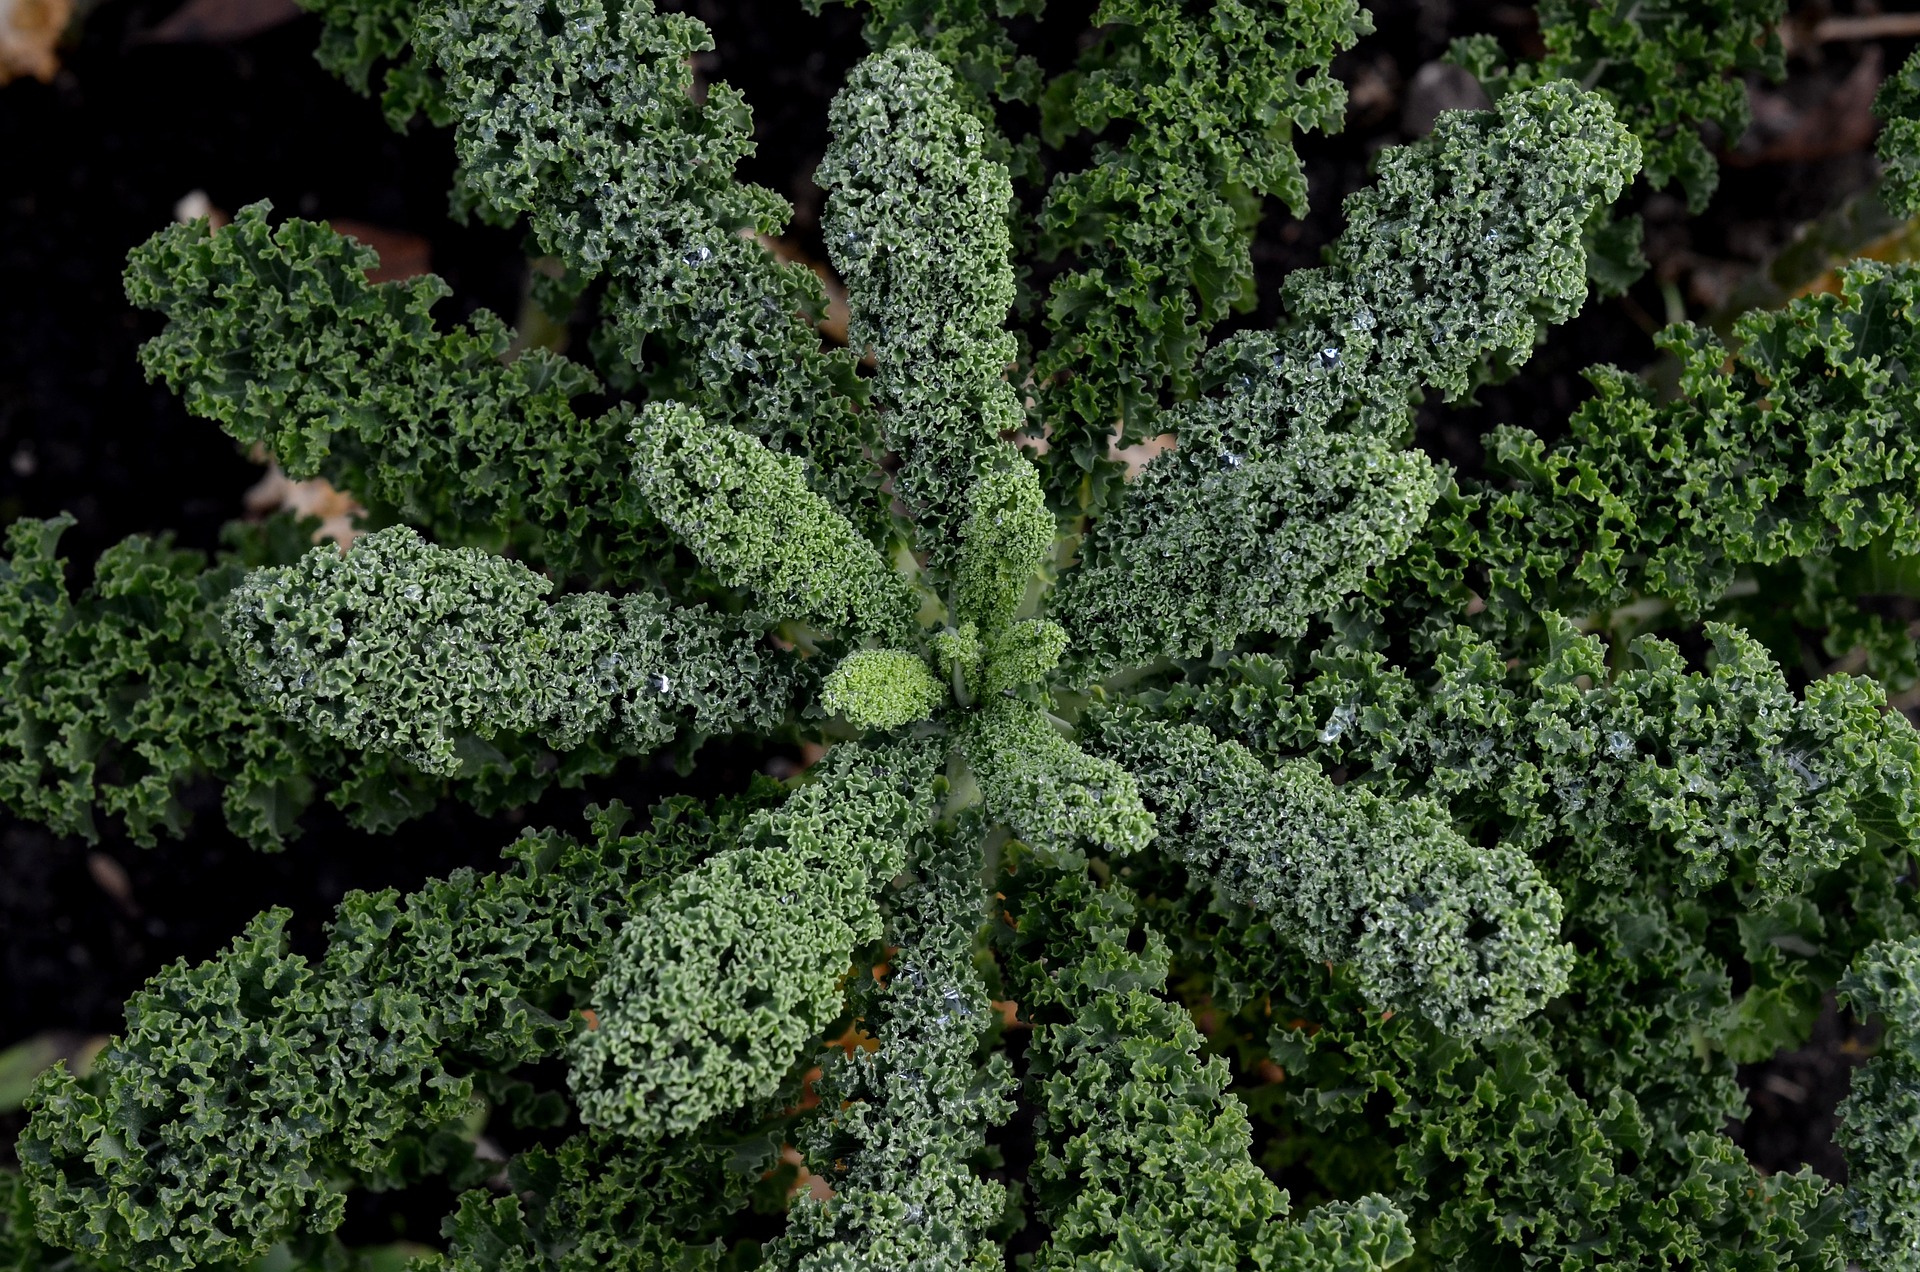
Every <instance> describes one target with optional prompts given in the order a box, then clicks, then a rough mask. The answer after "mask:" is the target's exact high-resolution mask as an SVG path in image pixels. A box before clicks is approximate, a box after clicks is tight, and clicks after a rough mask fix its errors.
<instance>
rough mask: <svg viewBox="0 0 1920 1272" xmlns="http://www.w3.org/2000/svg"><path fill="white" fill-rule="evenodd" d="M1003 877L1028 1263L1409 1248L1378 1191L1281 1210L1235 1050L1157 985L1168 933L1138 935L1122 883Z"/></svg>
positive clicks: (1218, 1270) (1229, 1270)
mask: <svg viewBox="0 0 1920 1272" xmlns="http://www.w3.org/2000/svg"><path fill="white" fill-rule="evenodd" d="M1013 864H1015V865H1016V867H1017V865H1018V864H1020V863H1018V862H1017V860H1016V861H1015V862H1014V863H1013ZM1000 887H1001V888H1002V890H1003V891H1004V892H1005V893H1006V895H1007V897H1008V900H1007V903H1006V904H1007V906H1008V911H1009V922H1010V924H1011V928H1010V930H1009V931H1008V932H1007V933H1006V934H1005V942H1006V945H1007V948H1006V950H1005V952H1004V955H1003V958H1004V965H1005V967H1006V969H1007V972H1008V975H1009V978H1010V980H1011V982H1012V985H1011V988H1012V989H1013V991H1014V993H1015V995H1016V996H1017V998H1018V1001H1019V1003H1020V1004H1021V1007H1022V1010H1023V1014H1025V1015H1027V1016H1028V1018H1029V1019H1030V1020H1031V1021H1032V1024H1033V1041H1032V1044H1031V1045H1030V1047H1029V1048H1028V1051H1027V1065H1028V1072H1027V1088H1028V1090H1027V1096H1028V1100H1029V1101H1030V1102H1031V1103H1032V1104H1033V1106H1034V1107H1035V1108H1036V1109H1038V1110H1039V1117H1038V1122H1037V1125H1036V1135H1037V1138H1038V1142H1039V1146H1040V1155H1039V1158H1038V1160H1036V1161H1035V1163H1034V1165H1033V1168H1032V1170H1031V1172H1030V1174H1029V1181H1030V1182H1029V1187H1030V1188H1031V1189H1032V1191H1033V1198H1034V1202H1035V1204H1036V1208H1037V1210H1038V1212H1039V1217H1040V1218H1041V1219H1042V1220H1043V1221H1045V1222H1046V1223H1047V1225H1048V1227H1049V1231H1050V1235H1049V1238H1048V1241H1047V1244H1046V1245H1045V1246H1044V1247H1042V1249H1041V1251H1040V1253H1039V1255H1038V1256H1037V1258H1036V1260H1035V1267H1037V1268H1044V1269H1064V1268H1078V1269H1100V1270H1101V1272H1123V1270H1125V1269H1132V1268H1140V1267H1180V1268H1195V1269H1204V1270H1205V1272H1233V1270H1235V1269H1242V1268H1248V1267H1252V1268H1262V1269H1273V1270H1274V1272H1278V1270H1279V1269H1282V1268H1306V1269H1314V1270H1315V1272H1336V1270H1337V1272H1374V1270H1375V1269H1380V1268H1386V1267H1390V1266H1392V1265H1393V1264H1395V1263H1397V1262H1399V1261H1400V1260H1402V1259H1404V1258H1406V1257H1407V1256H1408V1255H1410V1254H1412V1253H1413V1241H1412V1236H1411V1234H1410V1232H1409V1231H1408V1228H1407V1222H1406V1218H1405V1216H1404V1215H1403V1214H1402V1213H1401V1212H1400V1210H1399V1209H1398V1208H1397V1207H1395V1206H1394V1205H1393V1203H1391V1202H1389V1201H1387V1200H1386V1199H1385V1198H1383V1197H1380V1196H1378V1195H1370V1196H1366V1197H1362V1198H1361V1199H1359V1200H1358V1201H1351V1202H1346V1201H1341V1202H1332V1203H1329V1204H1328V1205H1325V1206H1322V1207H1319V1208H1318V1209H1316V1210H1313V1211H1310V1212H1308V1214H1307V1215H1306V1216H1305V1217H1304V1218H1303V1219H1301V1220H1300V1221H1297V1222H1286V1221H1285V1219H1284V1217H1285V1215H1286V1213H1287V1208H1288V1205H1287V1203H1288V1198H1287V1194H1286V1193H1284V1192H1282V1191H1281V1190H1280V1189H1279V1188H1277V1187H1276V1186H1275V1185H1274V1184H1273V1182H1272V1181H1271V1180H1269V1179H1268V1178H1267V1177H1266V1175H1265V1174H1264V1173H1263V1172H1262V1171H1261V1170H1260V1168H1259V1167H1258V1166H1256V1165H1254V1164H1253V1162H1252V1161H1251V1160H1249V1158H1248V1148H1249V1146H1250V1143H1251V1139H1252V1132H1251V1128H1250V1127H1249V1125H1248V1122H1247V1115H1246V1110H1245V1107H1244V1106H1243V1105H1242V1104H1241V1102H1240V1100H1239V1098H1238V1097H1236V1096H1234V1095H1230V1094H1228V1093H1227V1091H1226V1087H1227V1081H1228V1073H1227V1065H1226V1062H1225V1061H1224V1060H1223V1059H1222V1058H1221V1057H1219V1056H1209V1057H1204V1058H1203V1057H1202V1056H1201V1054H1200V1050H1201V1045H1202V1039H1201V1037H1200V1033H1199V1030H1197V1029H1196V1028H1195V1027H1194V1024H1193V1019H1192V1017H1190V1016H1189V1015H1188V1014H1187V1012H1186V1010H1185V1009H1184V1008H1183V1007H1181V1006H1179V1005H1178V1004H1176V1003H1171V1002H1168V1001H1167V1000H1166V999H1165V998H1163V997H1162V996H1161V991H1162V989H1163V988H1164V986H1165V983H1166V975H1167V959H1168V953H1167V947H1166V943H1165V941H1164V940H1163V939H1162V938H1161V936H1160V935H1159V934H1158V933H1157V932H1153V931H1151V930H1149V931H1148V932H1147V933H1146V939H1145V941H1144V942H1137V941H1135V940H1134V939H1133V935H1134V931H1135V925H1136V924H1137V923H1138V922H1139V915H1138V913H1137V906H1136V905H1135V903H1134V902H1133V901H1132V900H1131V898H1129V897H1128V896H1127V894H1126V892H1125V890H1124V889H1123V888H1121V887H1119V886H1117V885H1114V886H1109V887H1107V888H1106V889H1102V890H1096V889H1095V888H1093V887H1092V886H1091V885H1090V884H1089V883H1088V882H1087V880H1086V879H1085V878H1083V877H1078V876H1072V875H1069V876H1064V877H1063V876H1059V875H1055V874H1051V873H1044V872H1038V871H1032V870H1019V871H1018V872H1017V873H1011V872H1010V873H1007V874H1005V875H1003V877H1002V879H1001V881H1000Z"/></svg>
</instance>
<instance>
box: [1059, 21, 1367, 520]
mask: <svg viewBox="0 0 1920 1272" xmlns="http://www.w3.org/2000/svg"><path fill="white" fill-rule="evenodd" d="M1093 21H1094V24H1095V26H1097V27H1098V28H1100V35H1099V38H1098V40H1097V41H1096V42H1095V43H1094V45H1093V47H1092V48H1091V49H1090V50H1089V51H1088V52H1087V53H1086V55H1085V56H1084V57H1083V59H1082V65H1081V67H1080V69H1079V70H1077V71H1075V72H1072V73H1070V74H1068V75H1066V76H1063V77H1061V78H1060V79H1059V80H1056V81H1055V82H1054V84H1053V85H1052V86H1051V87H1050V88H1049V89H1048V91H1047V99H1046V110H1045V121H1046V124H1047V128H1048V131H1049V132H1050V133H1051V134H1052V135H1051V136H1050V137H1049V140H1052V141H1055V142H1056V143H1057V142H1058V141H1060V140H1063V139H1064V135H1065V134H1066V133H1067V132H1069V131H1071V130H1078V129H1088V130H1092V131H1093V132H1096V133H1100V132H1105V131H1107V130H1109V129H1112V130H1113V133H1114V135H1113V136H1112V137H1110V138H1108V139H1103V140H1102V141H1100V142H1099V143H1097V144H1096V146H1095V148H1094V154H1093V163H1092V165H1091V166H1090V167H1088V168H1086V169H1084V170H1082V171H1078V172H1068V173H1062V174H1061V175H1059V176H1058V177H1056V178H1055V179H1054V182H1053V185H1052V188H1051V189H1050V190H1049V191H1048V193H1047V198H1046V202H1045V203H1044V205H1043V206H1042V208H1041V210H1040V214H1039V230H1040V237H1039V243H1038V246H1039V249H1040V252H1041V254H1042V256H1045V257H1055V256H1060V255H1063V254H1066V255H1070V256H1071V260H1072V266H1073V267H1072V268H1070V269H1069V270H1067V271H1066V272H1065V273H1063V274H1061V275H1060V276H1059V277H1058V278H1056V279H1055V280H1054V282H1053V286H1052V290H1051V296H1050V298H1049V301H1048V306H1047V326H1048V329H1049V334H1050V341H1049V343H1048V345H1047V346H1046V347H1045V348H1043V349H1042V350H1040V351H1039V353H1038V355H1037V356H1036V358H1035V364H1034V370H1035V373H1036V375H1037V376H1038V377H1039V378H1040V379H1041V380H1042V382H1043V383H1047V382H1049V381H1052V383H1050V384H1049V387H1048V388H1047V391H1046V392H1045V393H1044V394H1043V395H1042V396H1043V409H1044V411H1045V413H1046V416H1047V423H1048V425H1049V427H1050V442H1051V446H1052V453H1053V454H1055V455H1056V456H1059V457H1061V458H1059V459H1058V460H1056V463H1055V477H1056V479H1057V482H1058V485H1059V488H1060V490H1061V493H1067V492H1070V491H1071V489H1072V486H1073V485H1074V484H1075V483H1078V482H1079V481H1080V479H1081V477H1082V475H1083V471H1084V470H1089V469H1093V468H1095V467H1096V466H1097V465H1098V464H1099V462H1100V461H1102V460H1104V459H1105V458H1106V455H1107V446H1108V440H1109V438H1110V437H1111V436H1112V435H1113V433H1114V431H1115V427H1116V426H1118V427H1119V428H1120V430H1121V435H1122V437H1123V438H1124V439H1126V440H1138V439H1139V438H1141V437H1143V436H1145V435H1146V434H1147V432H1148V431H1150V430H1148V428H1147V425H1148V423H1149V422H1150V421H1151V420H1152V419H1153V416H1154V414H1155V412H1156V411H1157V410H1158V408H1159V405H1160V401H1161V398H1162V396H1163V395H1165V394H1172V395H1173V396H1175V397H1185V396H1188V395H1190V394H1191V393H1192V392H1193V391H1194V388H1195V387H1196V385H1195V379H1194V368H1195V365H1196V363H1197V362H1198V360H1199V356H1200V351H1201V349H1202V348H1203V347H1204V344H1205V340H1206V333H1207V331H1208V329H1209V328H1211V327H1212V326H1213V325H1214V324H1215V323H1217V322H1219V321H1220V320H1221V319H1223V318H1225V317H1226V316H1227V314H1228V313H1229V312H1230V311H1232V310H1236V309H1246V308H1249V307H1251V305H1252V303H1253V299H1254V297H1253V264H1252V260H1251V257H1250V254H1249V252H1250V248H1251V245H1252V242H1253V228H1254V225H1255V224H1256V223H1257V222H1258V220H1259V213H1260V200H1261V199H1262V198H1264V197H1267V196H1273V197H1277V198H1279V199H1281V200H1282V201H1284V202H1285V203H1286V204H1287V205H1288V206H1289V207H1290V208H1291V209H1292V211H1293V214H1294V215H1295V216H1299V215H1301V214H1302V213H1303V212H1304V210H1305V208H1306V201H1307V188H1306V177H1305V175H1304V172H1303V170H1302V168H1301V166H1300V158H1299V156H1298V155H1297V154H1296V153H1295V151H1294V148H1293V138H1294V132H1295V130H1296V129H1318V130H1319V131H1321V132H1332V131H1335V130H1337V129H1338V128H1339V126H1340V122H1341V118H1342V115H1343V113H1344V111H1345V108H1346V89H1345V87H1344V86H1343V85H1342V84H1341V83H1340V81H1339V80H1337V79H1335V78H1333V76H1332V75H1331V74H1329V73H1328V66H1329V64H1330V63H1331V62H1332V60H1333V57H1334V55H1335V54H1336V53H1338V52H1340V51H1341V50H1342V49H1345V48H1348V47H1350V46H1351V45H1352V44H1353V42H1354V41H1355V40H1356V39H1358V38H1359V37H1360V36H1362V35H1364V34H1366V33H1367V32H1369V31H1371V30H1372V29H1373V24H1372V21H1371V19H1370V18H1369V17H1368V16H1367V14H1366V12H1365V11H1364V10H1362V9H1361V8H1360V7H1359V6H1358V5H1356V4H1354V3H1352V2H1351V0H1313V2H1312V3H1305V4H1271V3H1263V2H1261V0H1226V2H1225V3H1218V4H1210V5H1204V6H1203V5H1195V4H1184V3H1175V4H1161V3H1144V2H1142V0H1106V2H1105V3H1103V4H1101V6H1100V7H1099V9H1098V10H1097V11H1096V12H1095V14H1094V17H1093ZM1122 129H1125V130H1126V131H1125V135H1124V140H1122V139H1121V137H1120V131H1121V130H1122Z"/></svg>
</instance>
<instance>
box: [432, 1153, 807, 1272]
mask: <svg viewBox="0 0 1920 1272" xmlns="http://www.w3.org/2000/svg"><path fill="white" fill-rule="evenodd" d="M777 1147H778V1145H777V1143H776V1142H774V1141H773V1140H772V1139H771V1138H770V1137H768V1136H765V1135H762V1136H760V1137H758V1138H757V1139H746V1140H741V1141H730V1140H728V1139H726V1138H724V1137H715V1138H712V1139H704V1140H703V1139H681V1140H671V1141H660V1142H656V1143H647V1142H644V1141H639V1140H634V1139H632V1138H630V1137H627V1136H621V1135H613V1134H608V1133H606V1132H603V1131H587V1132H584V1133H582V1134H579V1135H574V1136H571V1137H569V1138H568V1139H567V1140H566V1141H565V1142H563V1143H562V1144H560V1145H559V1147H557V1148H555V1149H552V1150H548V1149H546V1148H539V1147H536V1148H533V1149H529V1150H528V1151H527V1152H525V1153H522V1154H520V1155H518V1156H516V1157H515V1158H514V1159H513V1160H512V1161H511V1162H510V1163H508V1165H507V1172H506V1175H507V1184H508V1189H509V1191H508V1192H507V1194H506V1195H504V1196H502V1195H499V1194H496V1193H492V1192H479V1191H477V1192H469V1193H466V1194H464V1195H463V1196H462V1197H461V1198H460V1205H459V1209H458V1210H456V1211H455V1212H454V1213H453V1214H452V1215H451V1216H449V1217H448V1219H447V1221H446V1223H445V1224H444V1225H442V1227H443V1233H444V1235H445V1236H446V1237H447V1238H448V1249H447V1252H446V1254H445V1255H443V1256H437V1257H431V1258H430V1259H422V1260H419V1261H416V1263H415V1264H413V1265H411V1266H413V1267H414V1268H415V1269H416V1270H417V1272H429V1270H430V1272H603V1269H617V1270H618V1272H644V1270H645V1269H652V1268H674V1269H678V1270H679V1272H720V1269H722V1268H726V1267H730V1266H733V1265H732V1264H731V1263H729V1262H728V1260H727V1238H728V1237H729V1236H731V1235H732V1231H733V1229H735V1228H736V1227H737V1225H738V1223H739V1219H738V1216H739V1212H740V1211H741V1210H744V1209H745V1208H746V1206H747V1204H748V1202H749V1200H750V1189H751V1185H752V1184H753V1183H754V1182H755V1178H756V1177H757V1175H758V1174H759V1173H760V1172H762V1171H764V1170H766V1169H768V1168H769V1166H770V1164H771V1160H772V1158H773V1156H774V1152H775V1149H776V1148H777Z"/></svg>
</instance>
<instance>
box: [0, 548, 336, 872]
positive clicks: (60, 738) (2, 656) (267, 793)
mask: <svg viewBox="0 0 1920 1272" xmlns="http://www.w3.org/2000/svg"><path fill="white" fill-rule="evenodd" d="M72 524H73V519H72V518H70V517H58V518H54V519H52V520H48V521H35V520H31V519H27V520H20V521H16V522H14V523H13V524H12V525H10V526H8V527H7V547H8V549H9V553H10V555H9V556H8V557H7V558H6V559H4V560H0V802H4V803H5V804H6V806H7V807H8V808H9V809H11V810H12V811H14V812H15V813H17V814H19V815H20V816H23V817H30V818H33V819H34V820H36V821H40V822H43V823H45V824H46V825H47V826H49V827H51V828H52V829H54V830H55V831H57V832H59V833H61V834H69V835H72V834H77V835H85V836H86V837H87V838H89V839H92V838H95V837H96V836H97V835H98V833H99V828H98V825H97V823H96V821H95V812H96V810H98V811H100V812H104V813H108V814H111V815H115V816H118V817H121V818H124V819H125V822H126V826H127V830H128V832H129V833H130V834H131V835H132V836H133V838H134V840H135V841H136V842H138V843H142V844H149V845H150V844H152V843H153V842H154V839H155V836H156V832H160V831H164V832H166V833H168V834H170V835H178V834H180V833H181V832H182V830H183V829H184V828H185V826H186V821H187V813H186V808H185V806H184V805H183V804H182V802H181V798H180V797H181V795H182V794H183V793H184V790H185V788H186V787H187V785H188V784H189V783H191V782H193V781H195V780H198V779H201V778H205V777H214V776H217V777H219V778H220V779H221V780H222V781H223V782H224V783H225V790H224V792H223V803H224V805H225V809H226V817H227V824H228V825H229V826H231V827H232V828H233V831H234V833H235V834H238V835H240V836H242V837H243V838H246V839H249V840H252V841H253V842H255V843H257V844H261V845H263V846H269V847H277V846H279V845H280V844H281V843H282V842H283V841H284V839H285V837H286V836H288V835H289V834H291V833H292V832H293V830H294V819H295V818H296V817H297V816H298V815H299V813H300V811H301V810H302V809H303V808H305V807H306V805H307V803H308V802H309V801H310V800H311V799H312V797H313V793H314V786H315V781H314V776H315V770H316V769H319V768H323V767H325V762H324V757H323V754H322V753H321V752H320V751H319V749H318V748H316V747H315V746H314V745H313V744H312V743H311V742H309V741H307V740H306V739H304V738H301V737H299V736H298V735H291V736H290V735H288V734H287V732H286V730H284V729H281V728H279V727H278V726H277V723H276V722H275V721H274V720H273V719H272V718H271V717H270V716H268V715H267V714H266V713H265V712H263V711H262V710H261V709H260V708H259V707H258V706H256V705H255V704H254V703H252V702H251V701H249V700H248V698H247V696H246V695H245V693H244V692H242V689H241V685H240V683H239V677H238V676H237V675H235V673H234V670H233V668H232V666H231V665H230V664H229V663H228V661H227V658H226V653H225V651H224V649H223V648H222V647H221V642H220V633H219V622H220V619H219V614H220V605H221V602H222V601H223V599H224V598H225V596H226V595H227V593H228V592H229V591H230V590H231V589H232V588H233V587H234V586H235V585H236V584H237V583H238V582H239V581H240V578H241V571H240V568H239V567H238V565H237V563H227V564H223V565H219V566H215V567H213V568H209V567H208V565H207V562H206V560H205V558H203V557H202V556H200V554H198V553H194V552H181V551H175V550H172V549H169V548H168V547H167V546H166V545H165V544H164V543H156V542H154V541H152V540H150V539H145V538H132V539H128V540H126V541H124V542H122V543H119V544H116V545H115V546H114V547H112V548H109V549H108V550H107V551H106V552H105V553H103V554H102V555H101V557H100V560H99V561H98V562H97V563H96V564H95V567H94V571H93V582H92V583H91V584H90V585H89V586H88V587H87V588H86V590H85V591H83V592H82V593H80V594H79V595H78V596H74V595H71V594H70V593H69V591H68V588H67V581H66V576H65V571H64V570H63V568H62V567H63V565H64V562H63V561H61V560H60V558H58V557H57V556H55V555H54V552H55V545H56V543H57V542H58V540H59V538H60V535H61V534H62V533H63V532H65V530H66V529H67V527H69V526H71V525H72Z"/></svg>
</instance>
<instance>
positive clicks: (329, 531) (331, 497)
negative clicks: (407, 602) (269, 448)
mask: <svg viewBox="0 0 1920 1272" xmlns="http://www.w3.org/2000/svg"><path fill="white" fill-rule="evenodd" d="M254 459H255V460H256V461H259V460H265V459H266V456H265V454H264V452H261V453H256V454H255V455H254ZM244 502H245V504H246V509H247V511H248V512H250V513H252V514H253V515H254V516H256V517H265V516H269V515H271V514H273V513H276V512H279V511H280V510H281V509H283V508H284V509H286V510H287V511H289V512H292V513H293V514H294V515H295V516H300V517H318V518H320V528H319V529H317V530H315V531H314V532H313V541H314V542H315V543H324V542H325V541H327V540H329V539H331V540H333V542H335V543H337V544H339V545H340V550H341V551H342V552H345V551H346V550H347V549H348V548H350V547H352V546H353V540H354V537H355V536H356V535H357V534H359V531H358V530H356V529H355V528H354V524H353V522H354V518H355V517H358V516H360V515H361V514H363V513H365V512H366V509H365V508H362V507H361V506H360V504H359V501H357V500H356V499H354V497H353V496H352V495H350V494H347V493H346V492H345V491H342V490H335V489H334V488H333V487H332V486H331V485H329V484H328V483H327V481H326V479H325V478H322V477H313V478H309V479H308V480H306V481H295V480H293V479H292V478H291V477H288V476H287V474H286V473H285V471H283V470H282V469H281V467H280V463H279V461H278V460H268V461H267V471H266V474H265V475H264V476H263V477H261V478H260V480H259V481H257V482H255V483H254V484H253V488H252V489H250V490H248V491H247V493H246V496H245V499H244Z"/></svg>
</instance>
